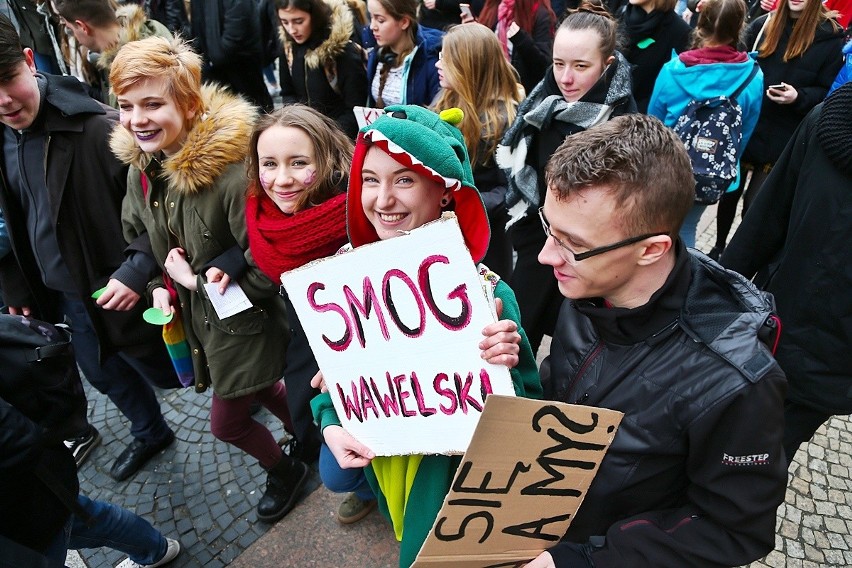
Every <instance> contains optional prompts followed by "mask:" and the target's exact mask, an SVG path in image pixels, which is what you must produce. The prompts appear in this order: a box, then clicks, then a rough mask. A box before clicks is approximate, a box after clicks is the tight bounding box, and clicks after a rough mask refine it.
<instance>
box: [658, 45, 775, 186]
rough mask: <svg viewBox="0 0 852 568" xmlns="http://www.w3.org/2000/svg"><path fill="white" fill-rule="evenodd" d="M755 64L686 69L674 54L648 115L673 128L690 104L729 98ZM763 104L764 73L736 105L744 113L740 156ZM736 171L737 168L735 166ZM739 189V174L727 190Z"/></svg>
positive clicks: (660, 76) (746, 63) (662, 76)
mask: <svg viewBox="0 0 852 568" xmlns="http://www.w3.org/2000/svg"><path fill="white" fill-rule="evenodd" d="M753 67H754V60H753V59H752V58H749V59H748V61H744V62H742V63H703V64H699V65H691V66H687V65H686V64H685V63H684V62H683V61H681V60H680V58H679V57H678V55H677V54H675V53H674V52H673V57H672V59H671V60H670V61H669V62H668V63H666V64H665V65H664V66H663V68H662V70H661V71H660V74H659V75H658V76H657V82H656V83H655V84H654V92H653V93H652V94H651V102H650V103H649V105H648V114H649V115H651V116H656V117H657V118H659V119H660V120H662V121H663V123H664V124H665V125H666V126H668V127H672V126H674V125H675V123H676V122H677V119H678V118H679V117H680V116H681V115H682V114H683V113H684V112H685V111H686V106H687V105H688V104H689V102H690V101H692V100H705V99H709V98H712V97H718V96H720V95H728V96H730V95H732V94H733V92H734V91H735V90H736V89H737V87H739V86H740V85H741V84H742V82H743V81H745V80H746V78H747V77H748V76H749V74H750V73H751V70H752V68H753ZM762 100H763V72H762V71H760V70H758V72H757V75H755V76H754V78H753V79H752V80H751V82H750V83H749V84H748V85H747V86H746V88H745V89H744V90H743V92H742V93H740V96H739V97H738V98H737V101H738V102H739V103H740V106H741V107H742V110H743V138H742V141H741V142H740V155H742V150H744V149H745V147H746V145H747V144H748V141H749V138H751V135H752V132H754V127H755V126H756V125H757V119H758V118H759V117H760V105H761V104H762ZM737 168H738V169H739V164H737ZM739 186H740V179H739V174H737V179H736V180H735V181H734V183H732V184H731V186H730V187H729V188H728V191H734V190H735V189H737V188H738V187H739Z"/></svg>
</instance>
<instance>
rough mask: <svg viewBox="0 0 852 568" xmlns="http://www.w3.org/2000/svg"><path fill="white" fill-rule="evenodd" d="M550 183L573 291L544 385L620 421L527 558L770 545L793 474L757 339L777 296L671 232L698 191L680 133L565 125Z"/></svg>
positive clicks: (548, 216)
mask: <svg viewBox="0 0 852 568" xmlns="http://www.w3.org/2000/svg"><path fill="white" fill-rule="evenodd" d="M546 181H547V187H548V191H547V194H546V196H545V201H544V206H543V207H542V209H541V211H540V214H541V221H542V225H543V227H544V230H545V232H546V233H547V234H548V235H549V238H548V239H547V241H546V243H545V245H544V248H543V249H542V251H541V253H540V254H539V261H540V262H541V263H542V264H545V265H549V266H551V267H553V274H554V276H555V278H556V280H557V281H558V285H559V290H560V291H561V292H562V294H563V295H564V296H565V297H566V298H568V299H569V300H570V301H568V302H564V303H563V305H562V308H561V311H560V314H559V320H558V322H557V325H556V332H555V334H554V337H553V343H552V346H551V354H550V357H549V358H548V360H547V361H546V364H545V365H544V366H543V369H542V382H543V383H544V382H546V383H547V386H546V389H547V390H549V392H546V393H545V394H546V396H548V397H549V398H552V399H557V400H560V401H563V402H569V403H576V404H584V405H589V406H598V407H604V408H611V409H614V410H619V411H621V412H623V413H624V419H623V420H622V422H621V426H620V428H619V430H618V432H617V433H616V435H615V438H614V440H613V443H612V445H611V447H610V449H609V452H608V453H607V455H606V457H605V458H604V460H603V462H602V464H601V466H600V469H599V471H598V473H597V475H596V477H595V479H594V481H593V482H592V485H591V487H590V489H589V493H588V494H587V496H586V498H585V501H584V503H583V506H582V507H581V508H580V510H579V511H578V513H577V515H576V517H575V518H574V519H573V522H572V524H571V527H570V528H569V530H568V532H567V534H566V535H565V537H564V538H563V541H562V542H560V543H559V544H557V545H556V546H554V547H553V548H551V549H550V550H549V551H548V552H545V553H542V555H541V556H539V557H538V558H536V559H535V560H533V562H531V563H530V564H529V565H528V566H529V568H542V567H553V566H556V567H569V566H570V567H571V568H575V567H578V566H595V567H597V568H605V567H609V566H631V567H639V566H653V567H655V568H665V567H682V566H739V565H742V564H747V563H749V562H750V561H752V560H755V559H757V558H760V557H762V556H763V555H765V554H766V553H768V552H769V551H770V550H772V548H773V546H774V543H775V541H774V534H775V510H776V508H777V507H778V505H779V504H780V503H781V502H783V500H784V491H785V486H786V481H787V476H786V475H787V474H786V469H787V468H786V465H787V464H786V460H785V459H784V455H783V452H782V449H781V431H782V412H783V398H784V390H785V386H786V382H785V380H784V375H783V373H782V372H781V370H780V368H779V367H778V365H777V364H776V363H775V361H774V359H773V358H772V354H771V353H770V351H769V349H767V347H766V346H765V345H764V344H763V343H762V341H761V338H762V337H763V335H764V332H769V331H771V327H770V326H768V325H767V322H768V321H773V320H772V317H773V316H772V312H771V307H772V306H771V300H770V299H769V298H767V297H766V296H764V295H763V294H762V293H761V292H759V291H758V290H757V289H755V288H754V287H753V286H751V284H750V283H749V282H747V281H745V280H744V279H743V278H741V277H740V276H738V275H736V274H734V273H731V272H727V271H725V270H724V269H723V268H721V267H720V266H719V265H718V264H715V263H713V262H712V261H710V260H709V259H708V258H707V257H705V256H703V255H701V254H700V253H691V252H689V251H687V249H686V248H685V247H684V245H683V243H682V242H680V240H678V238H677V235H678V231H679V229H680V225H681V223H682V222H683V219H684V217H685V216H686V214H687V212H688V211H689V209H690V207H691V206H692V201H693V187H694V181H693V177H692V170H691V167H690V164H689V158H688V157H687V155H686V152H685V150H684V148H683V144H682V143H681V142H680V141H679V140H678V139H677V137H676V136H675V135H674V134H673V133H672V132H671V131H669V130H668V129H666V128H665V127H664V126H663V125H662V123H660V122H659V121H658V120H656V119H654V118H651V117H647V116H644V115H638V114H635V115H628V116H623V117H618V118H615V119H613V120H610V121H608V122H606V123H604V124H601V125H598V126H596V127H594V128H592V129H590V130H588V131H585V132H582V133H578V134H574V135H572V136H569V137H568V138H567V139H566V141H565V142H564V143H563V144H562V146H561V147H560V148H559V150H557V152H556V153H555V154H554V155H553V157H552V158H551V159H550V162H549V163H548V166H547V171H546ZM766 334H767V335H769V333H766ZM548 371H549V373H548ZM548 375H549V376H548Z"/></svg>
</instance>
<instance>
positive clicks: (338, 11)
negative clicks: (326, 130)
mask: <svg viewBox="0 0 852 568" xmlns="http://www.w3.org/2000/svg"><path fill="white" fill-rule="evenodd" d="M328 4H329V5H330V6H331V7H332V18H331V22H330V28H329V29H328V30H325V31H324V32H323V33H320V32H314V33H313V34H312V35H311V37H310V38H309V39H308V41H306V42H305V43H303V44H297V43H296V42H294V41H292V40H291V39H290V38H289V37H287V36H286V35H284V37H283V38H282V40H283V41H282V43H283V44H284V47H285V49H284V52H285V58H284V60H283V61H286V62H287V64H286V65H285V66H284V67H282V69H281V98H282V99H283V101H284V103H294V102H298V103H302V104H306V105H308V106H310V107H313V108H314V109H316V110H318V111H319V112H321V113H322V114H324V115H326V116H328V117H329V118H332V119H334V120H335V121H337V124H339V125H340V128H342V129H343V131H344V132H346V134H347V135H349V137H350V138H352V139H353V140H354V139H355V136H356V135H357V133H358V122H357V121H356V120H355V115H354V114H353V112H352V108H353V107H356V106H364V101H366V100H367V94H368V92H369V87H368V85H367V68H366V66H365V64H364V51H363V49H362V48H361V47H360V46H359V45H358V44H356V43H355V42H354V41H352V35H353V29H354V28H353V22H352V15H351V11H350V9H349V7H348V5H347V4H346V3H345V2H342V1H340V2H328ZM314 36H316V37H314ZM330 78H332V80H334V81H335V82H336V85H335V86H334V87H332V85H331V83H330V82H329V79H330Z"/></svg>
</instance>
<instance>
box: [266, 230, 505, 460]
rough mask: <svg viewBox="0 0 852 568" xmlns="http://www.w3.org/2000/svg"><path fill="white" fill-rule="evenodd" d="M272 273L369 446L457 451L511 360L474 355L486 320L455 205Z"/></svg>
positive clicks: (488, 312) (349, 421) (480, 284)
mask: <svg viewBox="0 0 852 568" xmlns="http://www.w3.org/2000/svg"><path fill="white" fill-rule="evenodd" d="M281 282H282V283H283V284H284V287H285V288H286V289H287V294H288V296H289V297H290V300H291V301H292V303H293V306H294V308H295V309H296V313H297V314H298V315H299V319H300V321H301V323H302V327H303V328H304V330H305V334H306V335H307V338H308V342H309V343H310V345H311V349H313V352H314V356H315V357H316V359H317V363H318V364H319V367H320V369H321V370H322V373H323V376H324V378H325V382H326V385H327V386H328V390H329V392H330V394H331V398H332V400H333V401H334V407H335V409H336V410H337V414H338V416H339V417H340V420H341V422H342V424H343V427H344V428H346V430H347V431H349V433H351V434H352V435H353V436H355V438H357V439H358V440H359V441H360V442H362V443H363V444H365V445H366V446H367V447H369V448H370V449H371V450H373V451H374V452H375V453H376V455H379V456H388V455H404V454H458V453H464V451H465V450H466V449H467V446H468V444H469V443H470V439H471V437H472V436H473V431H474V429H475V428H476V424H477V422H478V421H479V417H480V415H481V414H482V409H483V407H484V405H485V396H486V395H487V394H490V393H495V394H501V395H507V396H514V388H513V386H512V380H511V377H510V375H509V370H508V369H507V368H506V367H505V366H502V365H492V364H490V363H488V362H486V361H484V360H483V359H482V358H481V356H480V349H479V342H480V341H482V338H483V337H482V329H483V328H484V327H485V326H486V325H488V324H489V323H493V322H494V321H495V317H494V313H493V311H492V307H491V305H490V304H489V300H488V297H487V294H486V291H485V290H484V289H483V288H484V286H491V284H490V283H486V282H485V281H484V280H483V278H482V277H481V276H480V275H479V273H478V271H477V269H476V266H475V265H474V264H473V261H472V260H471V257H470V252H468V250H467V248H466V247H465V244H464V239H463V238H462V234H461V230H460V229H459V226H458V220H457V219H456V218H455V216H452V215H451V216H449V217H447V218H443V219H440V220H438V221H435V222H433V223H429V224H427V225H424V226H423V227H421V228H419V229H416V230H414V231H411V232H410V233H408V234H405V235H401V236H399V237H396V238H393V239H389V240H386V241H381V242H378V243H373V244H370V245H365V246H362V247H358V248H357V249H355V250H353V251H351V252H348V253H346V254H341V255H337V256H333V257H329V258H326V259H322V260H319V261H317V262H314V263H311V264H309V265H307V266H305V267H302V268H299V269H296V270H293V271H290V272H286V273H284V274H282V275H281Z"/></svg>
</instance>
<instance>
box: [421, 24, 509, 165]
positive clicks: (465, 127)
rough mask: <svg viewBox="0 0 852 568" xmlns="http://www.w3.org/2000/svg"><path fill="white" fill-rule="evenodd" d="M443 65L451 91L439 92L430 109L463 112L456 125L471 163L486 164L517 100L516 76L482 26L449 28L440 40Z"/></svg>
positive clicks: (493, 36) (494, 36)
mask: <svg viewBox="0 0 852 568" xmlns="http://www.w3.org/2000/svg"><path fill="white" fill-rule="evenodd" d="M441 63H442V64H443V71H444V76H445V77H449V78H450V80H451V81H452V85H453V86H452V88H451V89H441V91H440V92H439V93H438V96H437V98H436V99H435V102H434V103H432V109H433V110H434V111H435V112H440V111H442V110H444V109H447V108H452V107H458V108H460V109H462V111H463V112H464V120H462V121H461V123H460V124H459V125H458V126H459V130H461V133H462V136H464V142H465V145H466V146H467V153H468V154H469V155H470V163H471V165H472V166H473V167H475V166H476V165H478V164H487V163H488V162H489V160H490V159H491V157H492V156H493V155H494V151H495V149H496V148H497V143H498V142H499V141H500V138H501V137H502V136H503V132H504V131H505V129H506V128H507V127H508V125H510V124H512V122H513V121H514V120H515V113H516V110H517V105H518V103H519V102H520V101H521V96H520V93H519V92H518V79H517V76H516V74H515V71H514V69H512V66H511V65H509V62H508V61H506V58H505V57H503V48H502V47H501V45H500V41H499V40H498V39H497V36H496V35H495V34H494V32H492V31H491V30H490V29H489V28H487V27H485V26H483V25H481V24H464V25H461V26H454V27H452V28H450V29H449V31H447V33H446V34H445V35H444V41H443V48H442V50H441Z"/></svg>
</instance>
